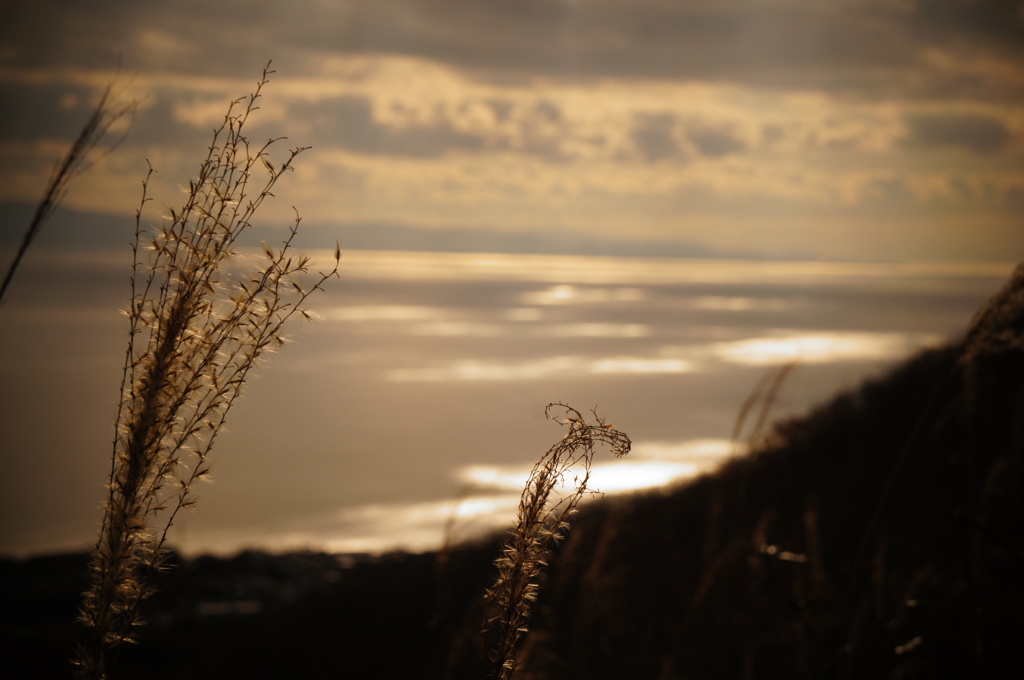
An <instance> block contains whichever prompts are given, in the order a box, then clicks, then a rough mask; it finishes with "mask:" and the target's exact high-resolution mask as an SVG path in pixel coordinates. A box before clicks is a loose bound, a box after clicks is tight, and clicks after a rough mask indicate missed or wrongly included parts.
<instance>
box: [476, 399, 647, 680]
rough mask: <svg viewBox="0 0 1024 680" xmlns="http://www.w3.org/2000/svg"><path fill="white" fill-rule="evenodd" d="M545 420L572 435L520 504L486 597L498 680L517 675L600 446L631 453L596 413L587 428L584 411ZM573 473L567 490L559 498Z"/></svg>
mask: <svg viewBox="0 0 1024 680" xmlns="http://www.w3.org/2000/svg"><path fill="white" fill-rule="evenodd" d="M544 414H545V415H546V416H547V417H548V419H550V420H554V421H555V422H557V423H559V424H561V425H564V426H566V427H568V432H566V434H565V436H564V437H563V438H562V440H561V441H559V442H558V443H557V444H555V445H554V446H552V447H551V448H550V449H548V451H547V453H545V454H544V455H543V456H542V457H541V459H540V460H539V461H537V464H536V465H534V467H533V471H532V472H531V473H530V477H529V479H528V480H527V482H526V486H525V488H524V489H523V493H522V496H521V497H520V499H519V511H518V520H517V522H516V526H515V528H514V529H513V530H512V532H511V534H510V535H509V537H508V539H507V540H506V541H505V544H504V546H503V547H502V550H501V556H500V557H499V558H498V560H497V561H496V563H495V564H496V566H497V568H498V579H497V581H496V582H495V584H494V586H493V587H492V588H491V589H490V590H488V591H487V600H488V602H489V603H490V604H491V605H492V606H493V607H494V608H495V609H496V610H497V612H498V613H497V614H496V615H494V616H493V617H491V618H489V619H488V621H487V623H486V626H485V630H486V631H496V634H497V642H496V643H495V644H494V646H493V648H492V651H491V661H492V662H493V666H492V672H493V676H494V677H495V678H499V680H507V678H510V677H511V676H512V673H513V672H514V671H515V669H516V656H515V652H516V646H517V643H518V642H519V638H520V637H521V636H522V635H523V633H525V632H526V631H527V628H528V624H529V618H530V611H531V608H532V606H533V602H534V601H535V600H536V598H537V591H538V589H539V587H540V585H539V581H538V579H539V576H540V574H541V572H542V571H543V569H544V567H546V566H547V559H548V557H549V555H550V554H551V550H552V549H553V548H554V546H555V544H556V543H558V542H559V541H560V540H562V538H564V536H565V534H566V532H567V531H568V529H569V524H570V518H571V517H572V516H573V515H574V514H575V513H576V508H577V505H579V502H580V501H581V500H582V499H583V497H584V495H586V494H588V493H595V492H596V491H595V490H594V489H591V488H590V487H588V486H587V484H588V482H589V481H590V468H591V465H592V463H593V460H594V452H595V445H596V444H598V443H601V444H607V445H608V446H609V447H611V450H612V453H613V454H615V456H616V457H621V456H624V455H626V454H627V453H629V449H630V446H631V442H630V440H629V437H628V436H626V434H625V433H623V432H620V431H619V430H616V429H614V428H613V427H612V426H611V425H609V424H607V423H605V422H604V420H602V419H601V418H600V417H599V416H598V415H597V414H596V413H593V416H594V419H595V421H596V422H595V423H594V424H590V423H587V422H586V421H585V420H584V418H583V416H582V415H581V414H580V412H579V411H577V410H576V409H574V408H572V407H571V406H568V405H566V404H562V403H553V404H548V406H547V408H546V409H545V410H544ZM570 473H572V474H573V477H572V483H571V485H570V486H569V488H568V490H567V491H565V492H564V493H562V494H559V493H558V489H559V487H561V486H562V485H564V484H565V483H566V480H567V478H568V476H569V474H570Z"/></svg>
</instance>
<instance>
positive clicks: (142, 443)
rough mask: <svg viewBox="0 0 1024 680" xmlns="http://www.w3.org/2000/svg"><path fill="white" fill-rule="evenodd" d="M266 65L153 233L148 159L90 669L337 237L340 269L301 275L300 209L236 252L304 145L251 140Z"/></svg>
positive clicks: (116, 632) (104, 656) (100, 672)
mask: <svg viewBox="0 0 1024 680" xmlns="http://www.w3.org/2000/svg"><path fill="white" fill-rule="evenodd" d="M270 73H272V71H270V70H269V63H268V64H267V66H266V67H265V68H264V70H263V76H262V78H261V79H260V81H259V82H258V84H257V86H256V89H255V91H254V92H253V94H251V95H249V96H248V97H245V98H242V99H239V100H236V101H234V102H232V103H231V105H230V106H229V108H228V112H227V114H226V115H225V117H224V121H223V123H222V124H221V126H220V127H219V128H218V129H217V130H215V131H214V135H213V141H212V142H211V144H210V146H209V150H208V153H207V156H206V158H205V159H204V160H203V161H202V163H201V164H200V167H199V171H198V173H197V175H196V176H195V177H194V178H193V179H191V180H189V184H188V190H187V193H186V195H185V198H184V200H183V202H182V203H181V204H179V205H177V206H174V207H171V208H170V209H169V210H170V217H169V219H165V220H164V224H163V225H162V226H161V227H160V228H159V229H158V230H157V232H156V233H155V235H153V236H149V235H148V234H146V233H144V229H143V226H142V215H143V212H144V210H145V207H146V204H147V203H148V202H149V200H150V198H149V197H148V195H147V190H148V187H149V179H150V177H151V176H152V173H153V169H152V168H150V171H149V174H148V175H147V176H146V179H145V180H144V181H143V197H142V201H141V203H140V205H139V208H138V210H137V211H136V230H135V242H134V245H133V249H132V252H133V259H134V263H133V269H132V277H131V289H132V290H131V304H130V306H129V309H128V312H127V314H128V325H129V332H128V346H127V350H126V353H125V362H124V369H123V373H122V381H121V399H120V405H119V407H118V412H117V420H116V430H115V437H114V442H113V451H112V455H111V468H110V478H109V483H108V495H107V501H106V504H105V508H104V515H103V521H102V526H101V528H100V532H99V538H98V540H97V543H96V547H95V549H94V550H93V554H92V571H91V574H92V578H91V582H90V584H89V587H88V589H87V590H86V592H85V598H84V604H83V606H82V611H81V620H82V622H83V623H84V625H85V627H86V635H85V638H84V640H83V642H82V644H81V646H80V648H79V652H78V655H77V659H76V662H77V664H78V666H79V675H80V677H82V678H89V679H91V680H99V679H101V678H105V677H106V676H107V671H108V666H109V663H110V657H111V653H112V651H113V650H115V649H116V648H117V647H118V646H119V645H121V644H122V643H124V642H129V641H132V640H133V639H134V631H135V628H136V627H137V626H138V625H140V623H141V621H140V612H139V607H140V603H141V602H142V601H143V600H144V599H145V598H147V597H148V596H149V595H150V594H151V592H152V591H151V587H150V585H149V577H150V575H151V573H152V572H153V571H154V570H157V569H159V567H160V565H161V561H162V560H163V558H164V556H165V551H164V544H165V542H166V540H167V535H168V531H169V530H170V528H171V526H172V525H173V524H174V519H175V517H176V515H177V513H178V512H179V511H180V510H181V509H183V508H189V507H192V506H193V505H195V503H196V497H195V492H194V488H195V485H196V484H197V483H198V482H200V481H202V480H203V479H204V478H206V476H207V475H208V473H209V471H210V460H209V455H208V454H209V453H210V450H211V448H212V446H213V443H214V441H215V439H216V437H217V435H218V433H219V432H220V431H221V428H222V427H223V425H224V422H225V419H226V417H227V414H228V412H229V411H230V409H231V406H232V405H233V404H234V402H235V400H236V399H237V398H238V396H239V394H240V391H241V389H242V386H243V385H244V384H245V381H246V379H247V377H248V374H249V371H250V370H251V369H252V368H253V367H255V366H256V364H257V361H258V360H259V359H260V358H261V357H262V356H263V355H264V354H265V353H266V352H267V351H270V350H273V349H275V348H276V347H278V346H280V345H282V344H284V340H283V338H282V336H281V331H282V328H283V327H284V325H285V324H286V323H287V322H288V321H289V319H290V318H291V317H292V316H293V315H295V314H299V315H301V316H305V317H307V318H308V316H309V314H308V313H307V312H306V311H305V309H304V308H303V304H304V303H305V301H306V299H307V298H308V296H309V295H310V294H311V293H313V291H316V290H318V289H320V287H321V286H322V284H323V283H324V282H326V281H327V279H329V278H331V277H332V276H335V275H336V274H337V270H338V260H340V252H338V251H337V250H336V251H335V265H334V268H333V269H332V270H330V271H328V272H323V273H320V274H318V275H316V276H315V277H314V278H313V280H312V283H311V284H307V283H304V282H303V281H302V274H304V273H306V272H307V270H308V266H309V261H308V258H306V257H303V256H299V255H293V254H292V241H293V240H294V238H295V236H296V234H297V233H298V229H299V222H300V220H299V218H298V217H296V218H295V222H294V224H293V226H292V227H291V229H290V232H289V234H288V236H287V237H286V238H285V240H284V242H283V245H282V246H281V247H280V248H277V249H275V248H273V247H271V246H269V245H267V244H264V246H263V257H262V261H261V262H260V264H259V265H257V266H256V267H255V268H254V269H253V270H251V271H247V270H245V269H244V268H243V267H241V266H239V265H238V264H237V260H238V258H237V257H236V252H235V249H236V247H237V241H238V239H239V237H240V236H241V235H242V234H243V232H245V231H246V230H247V229H248V228H249V227H250V225H251V220H252V219H253V218H254V216H255V214H256V212H257V211H258V210H259V208H260V206H261V205H262V204H263V202H264V201H265V200H266V199H267V198H268V197H270V196H271V195H272V194H271V190H272V189H273V188H274V186H275V184H276V183H277V181H278V180H279V179H280V178H281V177H282V176H283V175H284V173H285V171H287V170H291V169H292V166H291V163H292V161H293V160H294V159H295V157H296V156H298V155H299V154H300V153H301V152H302V151H304V150H305V149H303V148H296V149H293V150H291V152H290V153H289V155H288V156H287V158H286V159H285V161H284V162H283V163H282V164H280V165H279V166H277V167H275V166H274V165H273V164H272V163H271V162H270V161H269V160H268V155H269V151H270V149H271V147H272V146H273V145H274V144H275V143H276V142H277V141H279V140H273V139H272V140H269V141H267V142H266V143H264V144H261V145H252V144H250V142H249V140H248V139H247V138H246V137H245V135H244V128H245V125H246V123H247V122H248V120H249V117H250V115H251V114H252V113H253V112H254V111H255V110H256V109H257V108H258V107H257V106H256V103H257V100H258V99H259V97H260V94H261V91H262V89H263V87H264V86H265V85H266V84H267V82H268V76H269V74H270ZM258 178H259V179H258Z"/></svg>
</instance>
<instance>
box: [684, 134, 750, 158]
mask: <svg viewBox="0 0 1024 680" xmlns="http://www.w3.org/2000/svg"><path fill="white" fill-rule="evenodd" d="M688 135H689V138H690V141H692V142H693V143H694V145H695V146H696V147H697V149H698V150H699V151H700V153H701V154H703V155H704V156H710V157H711V158H720V157H721V156H728V155H730V154H734V153H739V152H741V151H744V150H746V148H747V145H746V144H744V143H743V142H742V141H740V140H739V139H737V138H736V137H735V136H733V135H732V134H731V133H730V132H728V131H726V130H719V129H714V128H697V129H695V130H691V131H690V132H689V133H688Z"/></svg>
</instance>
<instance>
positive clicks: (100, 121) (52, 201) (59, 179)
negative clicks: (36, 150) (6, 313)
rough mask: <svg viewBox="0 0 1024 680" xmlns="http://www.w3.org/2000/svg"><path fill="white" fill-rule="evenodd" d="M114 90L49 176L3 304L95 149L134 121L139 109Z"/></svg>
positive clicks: (6, 282)
mask: <svg viewBox="0 0 1024 680" xmlns="http://www.w3.org/2000/svg"><path fill="white" fill-rule="evenodd" d="M113 88H114V84H113V83H111V84H110V85H108V86H107V88H106V89H105V90H104V91H103V94H102V95H101V96H100V99H99V102H97V104H96V108H95V109H93V112H92V114H91V115H90V116H89V119H88V120H86V122H85V125H83V126H82V129H81V130H80V131H79V133H78V137H76V138H75V141H74V142H73V143H72V144H71V148H70V149H68V152H67V153H66V154H65V155H64V157H63V158H62V159H61V160H60V162H59V163H57V165H56V166H55V167H54V169H53V173H52V174H51V175H50V181H49V182H48V183H47V185H46V189H45V191H44V192H43V197H42V198H41V199H40V200H39V203H38V204H37V205H36V210H35V213H33V215H32V220H31V221H30V222H29V225H28V227H27V228H26V230H25V234H24V235H23V236H22V239H21V243H20V244H19V246H18V250H17V251H15V254H14V259H13V260H12V261H11V264H10V265H9V266H8V268H7V273H5V274H4V279H3V282H2V283H0V302H2V301H3V299H4V297H5V296H6V295H7V289H8V287H10V285H11V280H12V279H13V278H14V273H15V272H16V271H17V269H18V265H20V264H21V260H22V259H23V258H24V257H25V253H26V252H28V248H29V246H31V245H32V242H33V241H34V240H35V238H36V236H37V235H38V234H39V232H40V230H42V228H43V225H44V224H45V223H46V221H47V220H48V219H49V218H50V216H51V215H52V214H53V212H54V211H55V210H56V209H57V206H59V205H60V202H61V201H62V200H64V197H65V195H67V191H68V185H69V184H70V183H71V181H72V180H73V179H74V178H75V177H77V176H78V175H80V174H81V173H82V172H84V171H85V169H86V167H87V159H88V158H89V156H90V155H92V154H93V151H94V150H95V148H96V146H97V145H98V144H99V143H100V141H101V140H102V139H103V137H104V136H106V134H107V132H109V131H110V130H111V128H113V127H114V126H115V125H116V124H117V123H118V121H120V120H122V119H124V118H134V116H135V111H136V109H137V108H138V104H137V102H134V101H132V102H129V103H126V104H125V103H121V102H119V101H118V97H117V96H116V95H115V94H114V93H113Z"/></svg>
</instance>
